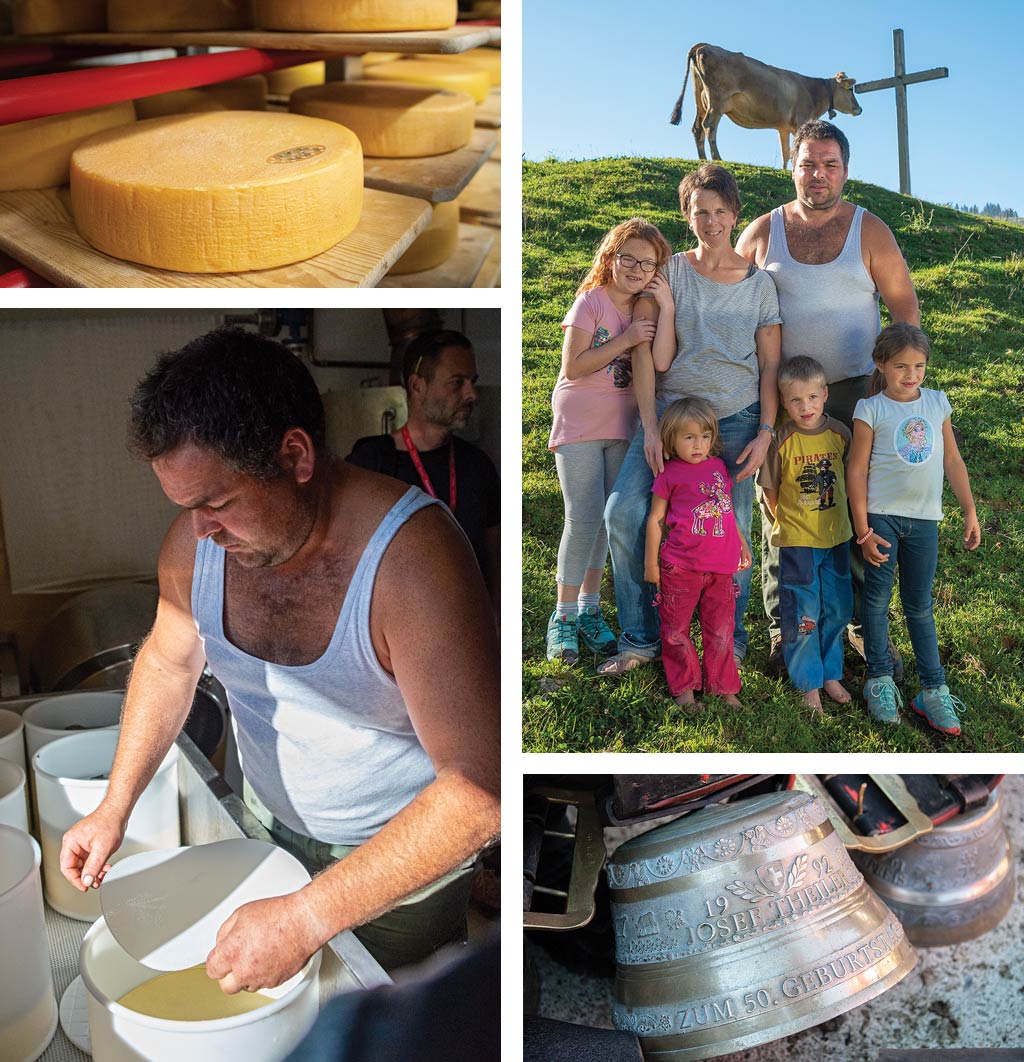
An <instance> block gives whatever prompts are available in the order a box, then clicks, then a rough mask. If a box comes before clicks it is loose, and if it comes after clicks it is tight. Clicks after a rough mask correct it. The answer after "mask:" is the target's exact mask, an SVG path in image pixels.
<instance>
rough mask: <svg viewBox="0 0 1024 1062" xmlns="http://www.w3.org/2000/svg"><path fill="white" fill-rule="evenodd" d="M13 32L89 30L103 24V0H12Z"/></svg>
mask: <svg viewBox="0 0 1024 1062" xmlns="http://www.w3.org/2000/svg"><path fill="white" fill-rule="evenodd" d="M11 15H12V17H13V20H14V32H15V33H90V32H92V31H93V30H103V29H106V26H107V0H14V6H13V9H12V11H11Z"/></svg>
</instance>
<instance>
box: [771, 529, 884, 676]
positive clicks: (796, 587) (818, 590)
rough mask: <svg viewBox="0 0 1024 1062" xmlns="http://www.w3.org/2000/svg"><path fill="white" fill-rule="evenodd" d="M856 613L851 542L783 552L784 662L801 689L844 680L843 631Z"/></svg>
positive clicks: (783, 550) (781, 591) (781, 614)
mask: <svg viewBox="0 0 1024 1062" xmlns="http://www.w3.org/2000/svg"><path fill="white" fill-rule="evenodd" d="M852 615H853V583H852V582H851V581H850V543H849V542H842V543H840V544H839V545H838V546H830V547H828V548H820V549H819V548H817V547H814V546H783V547H782V548H781V549H780V550H779V619H780V622H781V626H782V658H783V659H784V660H785V661H786V670H787V671H788V672H789V677H790V678H791V679H792V681H793V685H794V686H796V688H797V689H798V690H801V691H803V692H807V691H808V690H816V689H820V688H821V686H822V683H824V682H828V681H829V680H831V679H835V680H836V681H838V680H839V679H841V678H842V677H843V632H844V631H845V630H846V625H847V623H849V622H850V617H851V616H852ZM883 644H885V643H884V642H883Z"/></svg>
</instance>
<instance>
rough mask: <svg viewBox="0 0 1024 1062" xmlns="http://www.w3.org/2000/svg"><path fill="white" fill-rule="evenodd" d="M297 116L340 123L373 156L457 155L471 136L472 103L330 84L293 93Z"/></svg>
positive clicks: (423, 92)
mask: <svg viewBox="0 0 1024 1062" xmlns="http://www.w3.org/2000/svg"><path fill="white" fill-rule="evenodd" d="M289 106H290V108H291V110H292V111H294V112H295V113H296V114H308V115H311V116H313V117H314V118H326V119H328V120H330V121H332V122H340V123H341V124H342V125H344V126H347V127H348V128H349V129H351V130H352V132H354V133H355V134H356V136H357V137H359V142H360V143H361V144H362V145H363V154H364V155H368V156H371V157H374V158H392V159H397V158H403V159H404V158H420V157H423V156H425V155H442V154H445V153H446V152H449V151H457V150H458V149H459V148H461V147H465V146H466V144H468V143H469V140H470V137H471V136H472V135H473V119H474V116H475V112H476V105H475V104H474V103H473V99H472V97H471V96H470V95H469V94H468V93H465V92H448V91H446V90H444V89H434V88H430V87H429V86H418V85H402V84H398V83H394V82H390V81H333V82H331V83H330V84H327V85H313V86H310V87H309V88H303V89H298V90H297V91H295V92H293V93H292V98H291V102H290V104H289Z"/></svg>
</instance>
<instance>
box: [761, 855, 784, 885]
mask: <svg viewBox="0 0 1024 1062" xmlns="http://www.w3.org/2000/svg"><path fill="white" fill-rule="evenodd" d="M757 877H758V880H759V881H760V882H761V884H762V885H763V886H764V887H765V888H766V889H768V890H769V891H770V892H778V891H779V890H780V889H781V888H782V886H783V884H784V883H785V881H786V873H785V871H784V870H783V869H782V863H781V861H780V860H778V859H776V860H775V861H774V862H773V863H766V864H765V865H764V866H763V867H758V868H757Z"/></svg>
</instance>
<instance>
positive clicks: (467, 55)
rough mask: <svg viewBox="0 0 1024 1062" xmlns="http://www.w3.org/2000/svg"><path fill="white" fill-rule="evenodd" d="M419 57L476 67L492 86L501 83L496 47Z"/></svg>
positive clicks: (499, 59)
mask: <svg viewBox="0 0 1024 1062" xmlns="http://www.w3.org/2000/svg"><path fill="white" fill-rule="evenodd" d="M418 58H420V59H431V60H434V59H438V60H440V61H441V62H443V63H455V64H456V65H461V66H471V67H475V68H476V69H477V70H483V71H484V72H485V73H486V74H487V76H488V78H489V79H490V82H491V85H492V86H493V85H500V84H501V52H499V51H495V49H494V48H470V49H469V51H468V52H459V53H458V54H457V55H421V56H418ZM364 62H365V60H364Z"/></svg>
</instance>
